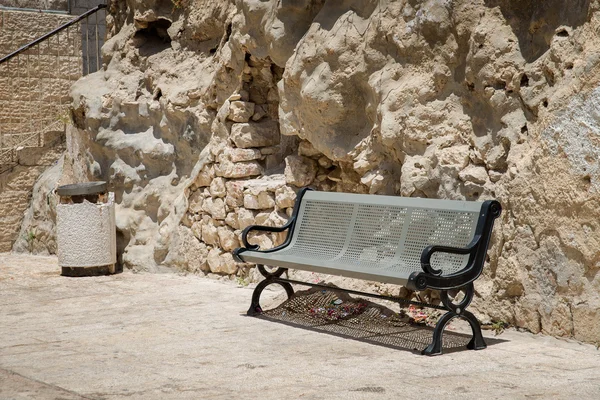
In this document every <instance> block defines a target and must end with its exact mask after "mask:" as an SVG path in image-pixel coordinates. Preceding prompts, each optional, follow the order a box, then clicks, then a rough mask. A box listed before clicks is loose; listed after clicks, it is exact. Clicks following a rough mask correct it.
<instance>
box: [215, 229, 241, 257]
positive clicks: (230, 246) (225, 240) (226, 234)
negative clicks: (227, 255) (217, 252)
mask: <svg viewBox="0 0 600 400" xmlns="http://www.w3.org/2000/svg"><path fill="white" fill-rule="evenodd" d="M217 234H218V236H219V243H220V245H221V248H222V249H223V250H225V251H232V250H234V249H236V248H237V247H240V244H239V242H238V240H237V237H236V236H235V234H234V233H233V229H231V228H229V227H226V226H220V227H218V228H217Z"/></svg>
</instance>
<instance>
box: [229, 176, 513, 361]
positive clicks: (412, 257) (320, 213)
mask: <svg viewBox="0 0 600 400" xmlns="http://www.w3.org/2000/svg"><path fill="white" fill-rule="evenodd" d="M501 211H502V208H501V206H500V203H499V202H498V201H495V200H488V201H484V202H474V201H456V200H436V199H422V198H408V197H394V196H378V195H361V194H348V193H330V192H318V191H312V190H310V189H308V188H304V189H302V190H301V191H300V192H299V193H298V196H297V199H296V204H295V206H294V212H293V214H292V216H291V218H290V219H289V221H288V222H287V223H286V224H285V225H283V226H281V227H272V226H259V225H252V226H249V227H247V228H246V229H244V231H243V233H242V242H243V245H244V246H245V247H243V248H238V249H235V250H234V251H233V255H234V258H235V259H236V260H237V261H240V262H247V263H254V264H257V266H258V269H259V271H260V272H261V274H262V275H263V276H265V278H266V279H265V280H263V281H261V282H260V283H259V284H258V285H257V287H256V289H255V290H254V293H253V295H252V303H251V305H250V309H249V310H248V315H256V314H259V313H261V312H262V308H261V306H260V295H261V293H262V291H263V290H264V288H265V287H267V286H268V285H270V284H274V283H276V284H279V285H281V286H282V287H283V288H284V289H285V291H286V292H287V295H288V297H291V296H292V295H293V293H294V290H293V288H292V284H298V285H306V286H316V287H324V288H330V287H329V286H325V285H320V284H314V283H308V282H301V281H296V280H292V279H284V278H282V277H281V276H282V274H283V273H284V272H285V271H286V270H287V269H288V268H293V269H299V270H305V271H311V272H318V273H325V274H332V275H341V276H345V277H350V278H359V279H366V280H372V281H379V282H385V283H393V284H399V285H403V286H405V287H406V288H408V289H410V290H412V291H422V290H425V289H437V290H439V291H440V299H441V302H442V304H443V306H442V305H433V304H425V303H421V302H414V301H409V300H406V299H401V298H397V297H391V296H381V295H375V294H371V293H363V292H357V291H353V290H345V291H346V292H349V293H354V294H361V295H365V296H371V297H377V298H384V299H387V300H391V301H395V302H399V303H405V304H406V303H409V304H416V305H419V306H427V307H433V308H438V309H443V310H446V311H447V313H446V314H444V315H443V316H442V317H440V319H439V321H438V322H437V324H436V326H435V329H434V332H433V339H432V342H431V344H430V345H429V346H428V347H427V348H426V349H424V350H423V351H422V353H423V354H426V355H437V354H441V352H442V334H443V331H444V328H445V326H446V325H447V324H448V322H449V321H450V320H451V319H453V318H455V317H461V318H464V319H465V320H467V321H468V322H469V324H470V326H471V329H472V332H473V336H472V339H471V341H470V342H469V344H468V345H467V347H468V348H469V349H476V350H479V349H483V348H485V347H486V344H485V341H484V339H483V336H482V334H481V328H480V324H479V321H478V320H477V318H476V317H475V316H474V315H473V314H472V313H470V312H469V311H467V310H466V308H467V306H468V305H469V304H470V302H471V300H472V298H473V281H474V280H476V279H477V278H478V277H479V276H480V275H481V272H482V269H483V265H484V262H485V259H486V253H487V248H488V244H489V241H490V236H491V233H492V228H493V225H494V220H495V219H496V218H498V217H499V216H500V213H501ZM252 231H266V232H284V231H287V237H286V239H285V241H284V242H283V243H282V244H281V245H279V246H277V247H274V248H272V249H264V250H261V249H259V246H257V245H252V244H250V243H248V234H249V233H250V232H252ZM267 266H268V267H269V268H268V267H267ZM272 268H276V269H274V270H273V269H272ZM340 290H344V289H340ZM457 290H458V291H462V292H464V297H463V298H462V300H460V301H458V302H457V303H454V301H455V300H453V299H452V298H450V296H449V291H457Z"/></svg>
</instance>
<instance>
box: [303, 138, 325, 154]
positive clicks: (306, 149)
mask: <svg viewBox="0 0 600 400" xmlns="http://www.w3.org/2000/svg"><path fill="white" fill-rule="evenodd" d="M298 155H300V156H305V157H316V156H319V155H321V152H320V151H319V150H317V149H315V147H314V146H313V145H312V144H311V143H310V142H309V141H306V140H303V141H301V142H300V144H299V145H298Z"/></svg>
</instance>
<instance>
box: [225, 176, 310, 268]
mask: <svg viewBox="0 0 600 400" xmlns="http://www.w3.org/2000/svg"><path fill="white" fill-rule="evenodd" d="M309 190H311V189H309V188H307V187H306V188H303V189H301V190H300V192H298V194H297V196H296V203H295V205H294V212H293V214H292V216H291V217H290V219H289V220H288V221H287V222H286V223H285V224H284V225H282V226H264V225H250V226H247V227H246V228H245V229H244V230H243V231H242V243H243V245H244V247H238V248H237V249H235V250H233V252H232V254H233V258H234V259H235V260H236V261H237V262H245V261H244V260H243V259H242V258H241V257H240V254H242V253H243V252H245V251H248V250H252V251H258V249H259V248H260V247H259V246H258V245H256V244H250V243H248V234H249V233H250V232H251V231H263V232H283V231H285V230H288V229H291V231H290V232H288V234H287V237H286V239H285V241H284V242H283V243H282V244H281V245H279V246H277V247H274V248H272V249H266V250H262V252H264V253H269V252H272V251H276V250H279V249H281V248H283V247H286V246H287V245H289V244H290V241H291V238H292V235H291V233H292V232H293V230H294V225H295V223H296V218H297V217H298V210H299V209H300V203H301V202H302V197H304V193H306V192H307V191H309Z"/></svg>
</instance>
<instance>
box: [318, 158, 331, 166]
mask: <svg viewBox="0 0 600 400" xmlns="http://www.w3.org/2000/svg"><path fill="white" fill-rule="evenodd" d="M317 162H318V163H319V166H321V167H323V168H331V166H332V165H333V162H332V161H331V160H330V159H329V158H327V157H325V156H322V157H320V158H319V159H318V160H317Z"/></svg>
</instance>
